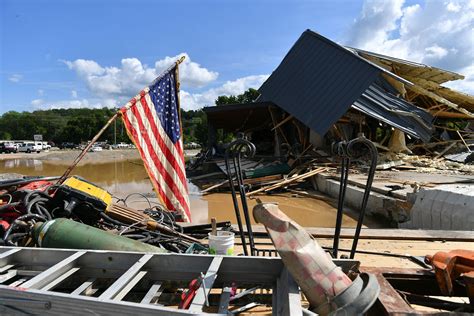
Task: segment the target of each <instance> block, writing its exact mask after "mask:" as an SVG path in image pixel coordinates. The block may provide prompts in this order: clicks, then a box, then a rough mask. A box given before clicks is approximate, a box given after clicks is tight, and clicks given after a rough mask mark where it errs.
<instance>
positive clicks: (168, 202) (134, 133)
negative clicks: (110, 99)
mask: <svg viewBox="0 0 474 316" xmlns="http://www.w3.org/2000/svg"><path fill="white" fill-rule="evenodd" d="M122 119H123V121H124V123H125V127H126V128H127V130H128V131H129V133H130V134H132V136H133V138H134V139H135V145H136V146H137V149H138V151H139V152H140V156H141V157H142V160H143V162H144V163H145V168H146V169H147V171H148V175H149V176H150V177H151V180H152V182H153V184H154V185H153V186H154V187H155V189H156V190H158V194H159V195H160V196H161V198H162V199H163V202H164V203H165V204H166V208H168V209H172V208H173V207H174V205H173V203H171V200H170V199H169V198H168V196H167V195H166V194H165V192H164V191H163V189H162V188H161V185H159V183H158V181H157V179H156V177H155V175H154V172H151V168H150V167H149V165H148V160H147V159H146V157H145V153H144V152H143V149H142V147H141V145H140V137H139V136H138V134H137V131H136V130H135V128H134V127H133V125H132V124H131V123H130V121H129V119H128V115H127V111H123V112H122Z"/></svg>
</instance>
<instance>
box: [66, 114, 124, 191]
mask: <svg viewBox="0 0 474 316" xmlns="http://www.w3.org/2000/svg"><path fill="white" fill-rule="evenodd" d="M119 114H120V112H117V113H115V114H114V115H113V116H112V117H111V118H110V119H109V120H108V121H107V123H105V125H104V127H102V129H101V130H100V131H99V132H98V133H97V134H96V135H95V136H94V138H92V140H91V141H90V143H89V144H88V145H87V146H86V147H85V148H84V149H83V150H82V151H81V153H80V154H79V156H77V157H76V159H74V161H73V163H72V164H71V165H70V166H69V167H68V168H67V169H66V171H65V172H64V174H63V175H62V176H61V178H59V180H58V182H57V184H61V183H63V182H64V180H66V178H67V177H68V176H69V174H70V173H71V171H72V169H74V168H75V167H76V166H77V164H78V163H79V162H80V161H81V160H82V158H83V157H84V156H85V155H86V153H87V152H88V151H89V149H90V148H91V147H92V145H94V144H95V142H96V141H97V140H98V139H99V137H100V136H101V135H102V134H103V133H104V131H105V130H106V129H107V127H109V126H110V124H112V122H113V121H115V119H116V118H117V117H118V116H119Z"/></svg>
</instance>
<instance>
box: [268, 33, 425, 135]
mask: <svg viewBox="0 0 474 316" xmlns="http://www.w3.org/2000/svg"><path fill="white" fill-rule="evenodd" d="M383 75H388V76H390V78H393V79H395V80H397V81H399V82H403V83H405V84H408V85H410V84H411V83H410V82H408V81H406V80H405V79H403V78H400V77H398V76H396V75H395V74H393V73H391V72H389V71H387V70H386V69H384V68H382V67H380V66H377V65H375V64H374V63H372V62H369V61H367V60H365V59H363V58H361V57H360V56H358V55H356V54H354V53H352V52H351V51H349V50H347V49H346V48H344V47H342V46H340V45H338V44H336V43H334V42H332V41H330V40H328V39H327V38H325V37H323V36H321V35H319V34H317V33H315V32H313V31H310V30H307V31H305V32H304V33H303V34H302V35H301V37H300V38H299V39H298V41H297V42H296V43H295V44H294V45H293V47H292V48H291V49H290V51H289V52H288V53H287V55H286V56H285V58H284V59H283V61H282V62H281V64H280V65H279V66H278V68H277V69H276V70H275V71H274V72H273V73H272V75H271V76H270V77H269V78H268V79H267V81H265V83H264V84H263V85H262V86H261V87H260V89H259V92H260V93H261V97H260V99H259V101H271V102H273V103H275V104H277V105H278V106H279V107H281V108H282V109H283V110H285V111H286V112H288V113H290V114H291V115H293V116H294V117H295V118H297V119H298V120H299V121H301V122H302V123H304V124H305V125H306V126H308V127H309V128H311V129H312V130H314V131H315V132H317V133H318V134H320V135H324V134H326V132H327V131H328V130H329V129H330V127H331V126H333V125H334V124H335V123H336V122H337V120H338V119H340V118H341V117H342V116H343V115H344V114H345V113H346V112H347V111H348V110H349V109H350V108H351V107H352V108H353V109H356V110H357V111H360V112H362V113H364V114H366V115H368V116H370V117H373V118H375V119H377V120H380V121H383V122H385V123H387V124H389V125H391V126H392V127H395V128H397V129H400V130H402V131H404V132H406V133H407V134H409V135H411V136H413V137H415V138H419V139H422V140H423V141H428V140H429V139H430V136H431V131H432V127H431V122H432V119H433V118H432V116H431V115H430V114H429V113H427V112H426V111H424V110H423V109H420V108H417V107H416V106H414V105H412V104H410V103H408V102H407V101H405V100H404V99H402V98H401V97H400V93H399V92H398V91H397V90H396V89H395V88H394V87H393V86H392V85H390V83H389V82H388V81H387V80H386V79H385V77H384V76H383Z"/></svg>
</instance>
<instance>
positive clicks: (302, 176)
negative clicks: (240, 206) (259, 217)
mask: <svg viewBox="0 0 474 316" xmlns="http://www.w3.org/2000/svg"><path fill="white" fill-rule="evenodd" d="M326 170H327V168H317V169H314V170H311V171H308V172H306V173H303V174H300V175H297V176H294V177H292V178H289V179H288V178H287V179H285V180H283V181H281V182H278V183H276V184H273V185H270V186H266V187H263V188H260V189H258V190H255V191H252V192H249V193H248V194H247V196H250V195H253V194H256V193H260V192H262V191H265V192H268V191H271V190H274V189H277V188H280V187H282V186H285V185H288V184H291V183H293V182H296V181H299V180H304V179H306V178H309V177H312V176H314V175H316V174H318V173H321V172H324V171H326Z"/></svg>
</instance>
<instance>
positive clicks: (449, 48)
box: [345, 0, 474, 94]
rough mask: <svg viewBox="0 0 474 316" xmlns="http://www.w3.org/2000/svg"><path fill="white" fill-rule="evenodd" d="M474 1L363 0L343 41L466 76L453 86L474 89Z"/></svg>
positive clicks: (451, 84) (464, 89) (468, 89)
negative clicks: (412, 0) (408, 0)
mask: <svg viewBox="0 0 474 316" xmlns="http://www.w3.org/2000/svg"><path fill="white" fill-rule="evenodd" d="M473 26H474V1H473V0H452V1H440V0H426V1H425V2H424V3H422V4H421V5H420V4H415V5H411V6H409V5H405V3H404V1H403V0H392V1H384V0H366V1H365V2H364V6H363V9H362V12H361V13H360V15H359V17H358V18H357V19H356V20H355V21H354V23H353V25H352V28H351V30H350V31H349V33H348V38H347V39H346V41H345V42H346V44H348V45H350V46H354V47H358V48H361V49H365V50H369V51H374V52H378V53H382V54H386V55H389V56H393V57H398V58H403V59H408V60H411V61H415V62H421V63H425V64H428V65H432V66H435V67H440V68H443V69H447V70H451V71H455V72H459V73H461V74H463V75H465V76H466V79H465V80H464V82H461V81H457V82H453V83H450V84H447V85H449V86H456V87H457V88H459V89H461V88H462V90H463V91H465V92H468V93H471V94H472V93H474V71H473V69H472V68H473V67H472V65H473V60H474V27H473Z"/></svg>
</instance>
